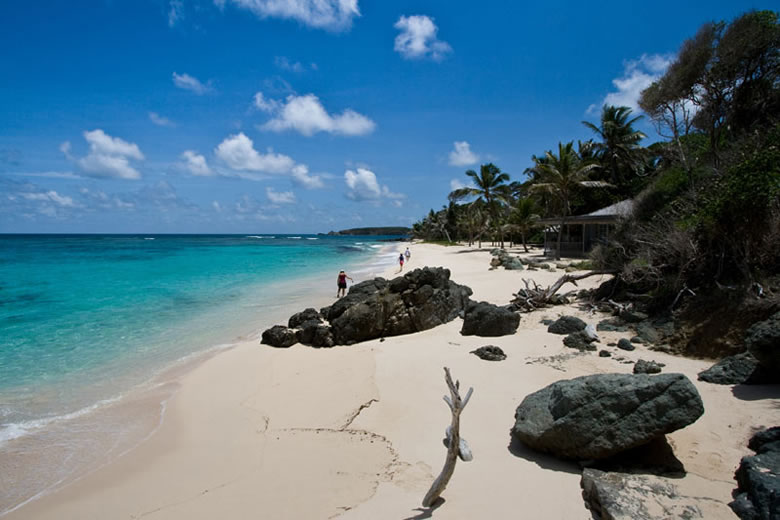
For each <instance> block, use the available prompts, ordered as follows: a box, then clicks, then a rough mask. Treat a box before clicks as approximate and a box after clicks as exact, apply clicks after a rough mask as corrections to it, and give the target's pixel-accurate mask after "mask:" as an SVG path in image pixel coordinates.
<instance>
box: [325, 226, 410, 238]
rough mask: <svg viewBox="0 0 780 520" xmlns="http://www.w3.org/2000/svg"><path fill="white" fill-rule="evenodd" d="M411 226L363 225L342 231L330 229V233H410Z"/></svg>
mask: <svg viewBox="0 0 780 520" xmlns="http://www.w3.org/2000/svg"><path fill="white" fill-rule="evenodd" d="M411 232H412V230H411V228H408V227H402V226H395V227H393V226H390V227H363V228H352V229H342V230H341V231H328V233H327V234H328V235H374V236H375V235H409V234H410V233H411Z"/></svg>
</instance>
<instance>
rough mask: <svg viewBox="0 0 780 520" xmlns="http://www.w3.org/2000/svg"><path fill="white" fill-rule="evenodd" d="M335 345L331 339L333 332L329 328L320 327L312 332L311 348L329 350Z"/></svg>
mask: <svg viewBox="0 0 780 520" xmlns="http://www.w3.org/2000/svg"><path fill="white" fill-rule="evenodd" d="M333 345H335V341H334V339H333V332H332V331H331V329H330V327H328V326H326V325H320V326H318V327H317V328H316V329H315V330H314V335H313V336H312V338H311V346H312V347H324V348H330V347H332V346H333Z"/></svg>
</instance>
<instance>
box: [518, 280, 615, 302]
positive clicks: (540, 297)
mask: <svg viewBox="0 0 780 520" xmlns="http://www.w3.org/2000/svg"><path fill="white" fill-rule="evenodd" d="M615 273H616V271H590V272H587V273H585V274H578V275H572V274H565V275H563V276H561V277H560V278H559V279H558V281H557V282H555V283H554V284H552V285H551V286H549V287H548V288H546V289H542V288H541V287H540V286H539V285H538V284H537V283H536V282H534V281H533V280H530V281H529V280H527V279H525V278H523V284H524V285H525V288H524V289H520V290H519V291H518V292H517V293H516V294H515V295H514V296H515V297H514V299H513V300H512V302H513V303H515V304H517V305H519V306H520V307H521V308H522V309H523V310H525V311H533V310H535V309H538V308H540V307H546V306H547V305H551V304H554V303H556V302H555V299H554V296H555V293H557V292H558V291H559V290H560V288H561V287H563V286H564V285H565V284H567V283H573V284H574V285H577V280H582V279H583V278H588V277H589V276H596V275H603V274H615ZM532 284H533V287H532V286H531V285H532Z"/></svg>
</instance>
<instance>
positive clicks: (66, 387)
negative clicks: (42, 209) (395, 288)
mask: <svg viewBox="0 0 780 520" xmlns="http://www.w3.org/2000/svg"><path fill="white" fill-rule="evenodd" d="M379 238H382V237H371V238H368V237H330V236H312V235H299V236H290V235H276V236H271V235H265V236H263V235H252V236H247V235H0V443H2V441H3V440H7V439H9V438H14V437H18V436H19V435H21V434H23V433H25V432H26V431H27V430H29V429H30V428H31V427H33V426H36V425H37V426H40V425H41V424H44V423H47V422H48V421H50V420H52V419H56V418H57V417H61V416H63V415H67V414H72V413H76V412H78V411H79V410H83V409H85V408H87V407H89V406H91V405H94V403H95V402H97V401H98V400H100V399H108V398H111V397H113V396H114V395H115V393H116V392H117V391H118V390H121V389H122V388H123V386H128V385H132V384H135V383H138V382H139V381H140V380H142V379H143V378H144V377H149V374H150V373H153V372H154V371H155V370H159V369H161V368H162V367H164V366H165V365H166V364H170V363H171V362H173V361H175V360H177V359H181V358H183V357H185V356H188V355H190V354H193V353H196V352H199V351H202V350H204V349H208V348H211V347H214V346H215V345H216V344H217V343H219V342H220V341H226V337H225V334H226V332H225V331H227V330H234V331H241V326H242V324H243V325H244V326H245V324H246V323H247V320H249V319H250V318H254V319H257V314H258V313H259V312H262V309H263V307H264V306H266V307H267V306H269V305H273V303H274V300H273V298H274V297H275V294H271V293H269V292H268V291H269V290H270V288H271V287H277V288H278V286H279V284H280V283H282V284H283V282H284V281H285V280H293V279H298V278H301V277H306V276H311V275H312V274H313V273H319V272H323V273H326V272H327V273H329V274H332V276H328V277H327V279H325V280H323V283H324V284H326V285H327V286H329V287H330V286H332V288H333V290H334V291H335V276H336V273H337V272H338V269H340V268H342V267H348V266H351V265H357V264H358V263H360V262H366V261H369V258H370V257H371V256H372V255H374V254H376V251H377V250H378V248H380V247H381V244H380V243H379V242H377V240H378V239H379ZM331 278H332V279H331ZM227 340H229V338H227Z"/></svg>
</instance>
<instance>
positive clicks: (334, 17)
mask: <svg viewBox="0 0 780 520" xmlns="http://www.w3.org/2000/svg"><path fill="white" fill-rule="evenodd" d="M229 1H230V3H232V4H234V5H236V6H237V7H239V8H241V9H247V10H249V11H252V12H253V13H254V14H255V15H256V16H258V17H260V18H282V19H289V20H297V21H298V22H300V23H302V24H304V25H308V26H309V27H316V28H318V29H328V30H332V31H339V30H345V29H348V28H349V27H350V26H351V25H352V18H354V17H356V16H360V10H359V9H358V0H229ZM214 3H215V4H216V5H217V6H218V7H220V8H222V7H223V6H224V5H225V3H226V0H214Z"/></svg>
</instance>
